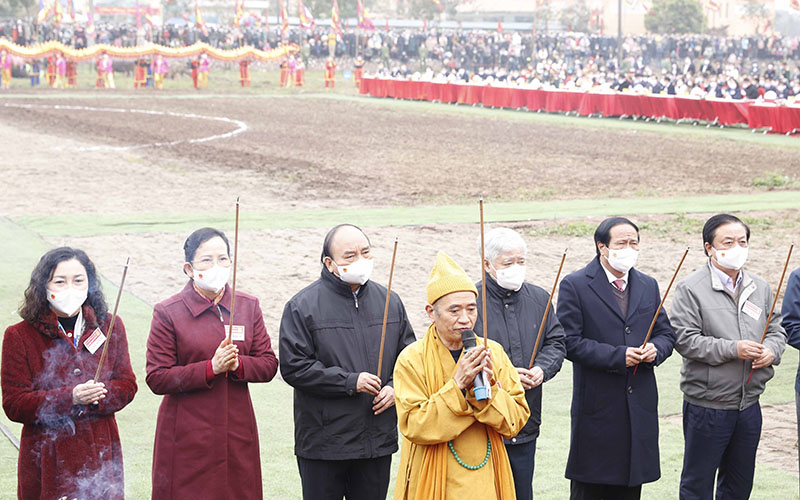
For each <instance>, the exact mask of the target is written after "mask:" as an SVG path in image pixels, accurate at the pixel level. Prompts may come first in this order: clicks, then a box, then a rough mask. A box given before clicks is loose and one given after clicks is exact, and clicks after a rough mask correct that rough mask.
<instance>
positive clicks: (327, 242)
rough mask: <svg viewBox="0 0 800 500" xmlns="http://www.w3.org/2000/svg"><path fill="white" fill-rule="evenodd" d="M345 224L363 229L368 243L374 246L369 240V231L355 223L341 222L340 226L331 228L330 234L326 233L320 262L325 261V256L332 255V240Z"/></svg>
mask: <svg viewBox="0 0 800 500" xmlns="http://www.w3.org/2000/svg"><path fill="white" fill-rule="evenodd" d="M345 226H350V227H354V228H356V229H358V230H359V231H361V234H363V235H364V238H366V239H367V244H368V245H369V246H372V243H370V242H369V236H367V233H365V232H364V230H363V229H361V228H360V227H358V226H356V225H355V224H339V225H338V226H334V227H333V228H331V230H330V231H328V234H326V235H325V239H324V240H322V255H321V256H320V258H319V261H320V262H322V263H324V262H325V257H331V241H333V237H334V236H336V232H337V231H339V229H341V228H343V227H345ZM331 259H333V257H331Z"/></svg>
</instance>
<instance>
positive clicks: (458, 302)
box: [394, 252, 530, 500]
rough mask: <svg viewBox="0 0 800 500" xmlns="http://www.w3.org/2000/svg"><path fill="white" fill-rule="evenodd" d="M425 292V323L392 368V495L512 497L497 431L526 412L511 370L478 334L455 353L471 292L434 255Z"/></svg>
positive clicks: (464, 279) (472, 310)
mask: <svg viewBox="0 0 800 500" xmlns="http://www.w3.org/2000/svg"><path fill="white" fill-rule="evenodd" d="M426 291H427V301H428V304H427V305H426V306H425V310H426V312H427V313H428V317H429V318H430V319H431V322H432V324H431V326H430V327H428V331H427V332H426V333H425V337H424V338H423V339H421V340H418V341H416V342H415V343H413V344H411V345H409V346H408V347H407V348H406V349H405V350H404V351H403V352H402V353H401V354H400V357H399V358H398V360H397V364H396V365H395V369H394V394H395V405H396V407H397V420H398V423H399V426H400V432H401V433H402V434H403V440H402V450H401V457H400V468H399V470H398V472H397V483H396V487H395V491H394V498H395V500H406V499H407V500H445V499H454V500H455V499H464V498H476V499H477V498H479V499H481V500H514V499H515V492H514V478H513V476H512V474H511V466H510V465H509V462H508V455H507V454H506V449H505V446H504V445H503V436H505V437H507V438H511V437H513V436H516V435H517V433H518V432H519V431H520V430H522V428H523V427H524V426H525V423H526V422H527V421H528V417H529V416H530V410H529V409H528V403H527V402H526V401H525V391H524V390H523V389H522V385H521V384H520V381H519V376H518V375H517V370H516V369H515V368H514V366H513V365H512V363H511V361H510V360H509V358H508V356H507V355H506V353H505V351H503V348H502V347H501V346H500V344H498V343H496V342H494V341H492V340H490V341H489V347H488V349H487V348H486V347H485V346H484V345H483V341H482V339H480V338H479V339H477V344H478V345H477V347H474V348H472V349H469V350H466V351H465V350H463V343H462V332H464V331H466V330H472V328H473V326H474V325H475V320H476V319H477V317H478V305H477V296H478V291H477V289H476V288H475V285H474V284H473V282H472V280H471V279H470V278H469V276H467V274H466V273H465V272H464V270H463V269H462V268H461V267H460V266H459V265H458V264H456V263H455V262H454V261H453V260H452V259H451V258H450V257H448V256H447V255H445V254H444V253H442V252H439V255H438V256H437V257H436V265H435V266H434V267H433V270H432V271H431V275H430V279H429V280H428V286H427V290H426ZM488 327H489V328H491V327H492V326H491V325H488ZM467 336H469V334H467ZM481 371H483V372H484V374H485V375H486V380H489V381H490V382H489V386H490V395H489V397H488V399H485V400H482V401H478V400H476V399H475V393H474V390H473V389H474V388H473V381H474V379H475V376H476V375H478V374H479V373H480V372H481Z"/></svg>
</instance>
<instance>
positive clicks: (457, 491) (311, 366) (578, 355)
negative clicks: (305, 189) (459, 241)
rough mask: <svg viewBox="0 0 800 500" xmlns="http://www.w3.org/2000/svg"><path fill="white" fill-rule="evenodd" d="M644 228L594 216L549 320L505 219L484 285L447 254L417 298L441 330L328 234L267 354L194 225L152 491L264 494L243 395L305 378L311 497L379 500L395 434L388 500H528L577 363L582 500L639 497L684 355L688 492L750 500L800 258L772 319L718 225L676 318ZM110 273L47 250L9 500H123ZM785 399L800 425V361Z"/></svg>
mask: <svg viewBox="0 0 800 500" xmlns="http://www.w3.org/2000/svg"><path fill="white" fill-rule="evenodd" d="M642 237H646V235H642V234H640V230H639V227H638V226H637V225H636V224H635V223H634V222H633V221H631V220H630V219H627V218H624V217H611V218H608V219H605V220H604V221H602V222H601V223H600V224H599V225H598V227H597V229H596V231H595V234H594V241H593V242H591V241H586V242H585V243H586V244H587V245H591V246H592V247H593V250H594V252H595V253H596V256H594V257H593V258H592V259H591V260H590V261H589V262H588V263H587V264H586V266H585V267H583V268H582V269H579V270H577V271H575V272H573V273H571V274H569V275H567V276H565V277H564V278H563V280H562V281H561V283H560V285H559V293H558V298H557V303H556V304H555V307H554V304H553V303H552V301H551V297H550V295H549V294H548V292H547V291H546V290H544V289H542V288H540V287H538V286H535V285H533V284H531V283H528V282H527V281H526V275H527V274H528V271H529V269H530V268H533V269H534V270H535V271H538V269H536V264H535V262H534V261H533V260H531V259H529V255H528V243H527V242H526V240H525V238H524V237H523V236H522V235H521V234H520V233H518V232H517V231H515V230H513V229H510V228H503V227H497V228H492V229H491V230H489V231H488V232H487V233H486V238H485V244H484V243H483V242H484V240H483V238H481V240H480V241H481V246H480V247H479V248H478V249H476V250H479V252H480V255H482V256H484V260H483V271H484V273H485V274H484V277H485V281H478V282H477V283H476V282H475V280H474V279H472V278H470V277H469V276H468V275H467V273H466V272H465V271H464V270H463V269H462V267H461V266H459V264H458V263H456V262H455V261H454V260H453V259H452V258H450V257H449V256H448V255H447V254H445V253H444V252H441V251H440V252H439V253H438V255H437V257H436V262H435V263H434V264H433V266H432V270H431V272H430V276H429V279H428V281H427V283H426V284H424V285H422V284H421V286H420V290H419V293H423V294H424V295H425V298H426V304H427V305H426V306H425V311H426V312H427V315H428V318H429V320H430V323H429V326H428V327H427V330H426V331H425V332H424V333H422V332H417V333H415V332H414V330H413V328H412V325H411V323H410V321H409V317H408V315H407V312H406V309H405V307H404V305H403V302H402V300H401V298H400V297H399V296H398V295H397V294H396V293H395V292H391V291H390V290H387V289H386V288H385V287H384V286H382V285H380V284H378V283H376V282H375V281H373V280H372V279H371V274H372V270H373V262H374V261H373V255H372V252H371V243H370V239H369V237H368V236H367V234H366V233H365V232H364V231H362V230H361V229H360V228H358V227H356V226H353V225H351V224H341V225H337V226H335V227H334V228H332V229H331V230H330V231H329V232H328V233H327V235H326V236H325V238H324V240H323V241H322V251H321V254H320V261H319V265H320V276H319V278H318V279H316V280H315V281H313V282H312V283H310V284H306V283H297V288H298V290H299V291H298V292H297V293H296V294H295V295H294V296H293V297H292V298H291V299H290V300H289V301H288V302H287V303H286V304H285V306H284V308H283V314H282V317H281V320H280V326H279V332H280V334H279V346H278V356H276V354H275V351H274V350H273V349H272V347H271V344H270V336H269V335H268V333H267V328H266V326H265V323H264V317H263V314H262V311H261V309H260V306H259V301H258V299H257V298H256V297H254V296H252V295H249V294H247V293H244V292H242V291H241V290H236V289H235V288H231V286H230V285H229V284H228V282H229V279H230V276H231V270H232V269H234V276H235V262H233V261H232V259H231V245H230V243H229V241H228V238H227V236H226V235H225V234H224V233H223V232H221V231H219V230H217V229H214V228H208V227H206V228H202V229H198V230H197V231H194V232H193V233H192V234H190V235H189V237H188V238H187V239H186V241H185V243H184V245H183V253H184V263H183V265H182V266H181V267H180V268H178V269H176V270H175V272H177V273H183V274H184V275H185V276H186V284H185V286H184V287H183V288H182V289H181V290H178V291H177V293H174V294H173V295H171V296H169V297H168V298H165V299H164V300H163V301H161V302H159V303H158V304H156V305H155V307H154V309H153V318H152V323H151V326H150V333H149V337H148V340H147V351H146V378H145V382H146V384H147V386H148V387H149V389H150V390H151V391H152V392H153V393H155V394H157V395H160V396H163V399H162V403H161V406H160V408H159V410H158V418H157V421H156V426H155V438H154V454H153V465H152V492H153V493H152V497H153V498H154V499H159V500H167V499H173V498H174V499H185V498H206V499H226V498H232V497H235V498H241V499H253V500H256V499H258V500H260V499H261V498H263V491H262V476H261V474H262V462H261V459H260V449H259V437H258V436H259V434H258V424H257V421H256V416H255V414H254V411H253V405H252V402H251V399H250V393H249V389H248V387H249V384H254V383H267V382H270V381H271V380H272V379H273V378H274V377H275V375H276V374H277V373H278V371H279V370H280V373H281V375H282V377H283V380H284V381H285V382H286V383H287V384H289V385H290V386H292V387H293V389H294V445H295V446H294V454H295V456H296V460H297V467H298V471H299V475H300V480H301V484H302V496H303V498H305V499H307V500H318V499H320V498H325V499H329V500H341V499H342V498H344V497H346V498H347V499H348V500H370V499H371V500H375V499H384V498H386V495H387V493H388V488H389V484H390V476H391V465H392V455H393V454H394V453H395V452H397V451H398V434H397V433H398V429H399V431H400V433H401V436H402V437H401V439H400V441H401V443H402V445H401V447H400V461H399V466H398V472H397V481H396V486H395V491H394V498H395V499H398V500H399V499H406V498H416V499H426V500H428V499H442V500H443V499H455V498H480V499H481V500H493V499H497V500H500V499H505V500H507V499H513V498H517V499H518V500H532V498H533V484H532V483H533V474H534V468H535V466H534V464H535V454H536V441H537V438H538V436H539V434H540V425H541V423H542V413H541V407H542V398H543V389H542V386H543V384H546V383H548V382H549V381H550V380H552V379H553V378H554V377H556V376H557V375H558V373H559V371H560V369H561V366H562V363H563V362H564V360H565V359H566V360H569V361H570V362H571V363H572V369H573V373H574V376H573V382H572V383H573V393H572V410H571V440H570V445H569V449H568V453H567V465H566V478H567V479H568V480H569V481H570V499H572V500H602V499H606V500H607V499H614V500H629V499H631V500H637V499H639V498H641V496H642V485H644V484H647V483H652V482H654V481H658V480H659V479H660V477H661V469H660V464H661V460H660V456H659V414H658V388H657V383H656V372H658V371H659V370H660V368H659V366H660V365H661V364H662V363H663V362H664V361H665V360H666V359H667V358H668V357H669V356H670V355H671V354H672V353H673V350H674V351H675V352H677V353H678V354H679V355H680V356H681V357H682V358H683V368H682V369H681V374H680V389H681V391H682V392H683V395H684V403H683V433H684V459H683V470H682V472H681V477H680V483H679V484H676V485H674V491H675V492H676V495H675V496H676V497H678V498H680V499H681V500H706V499H711V498H713V493H714V490H715V489H716V491H717V493H716V495H717V498H725V499H732V500H739V499H742V500H744V499H747V498H749V496H750V493H751V491H752V490H753V487H754V471H755V463H756V451H757V449H758V447H759V440H760V435H761V427H762V417H761V407H760V405H759V398H760V396H761V394H762V393H763V391H764V389H765V387H766V385H767V383H769V382H770V380H771V379H772V378H773V376H774V375H775V366H777V365H778V364H779V363H780V361H781V357H782V355H783V353H784V349H785V345H786V343H787V338H788V342H789V344H791V345H792V346H794V347H796V348H800V269H798V270H796V271H794V272H793V273H792V274H791V276H790V278H789V280H788V284H787V286H786V289H785V296H784V299H783V306H782V308H780V309H777V310H775V312H774V314H773V313H772V310H773V309H774V301H775V300H777V299H776V294H778V293H779V292H778V291H775V290H772V289H770V286H769V284H768V283H767V282H766V281H765V280H764V279H762V278H761V277H759V276H757V275H755V274H753V273H752V272H750V271H749V270H748V269H747V267H746V265H747V263H748V262H749V259H752V258H758V256H757V255H753V256H749V253H748V244H749V240H750V228H749V227H748V226H747V224H746V223H744V222H743V221H742V220H741V219H739V218H738V217H736V216H734V215H730V214H718V215H714V216H713V217H711V218H709V219H708V220H707V221H706V223H705V225H704V227H703V231H702V238H703V241H704V250H705V253H706V255H707V257H708V259H707V262H706V263H705V265H702V266H700V267H699V268H698V269H697V270H695V271H693V272H692V273H691V274H689V275H688V276H687V277H685V278H684V279H682V281H680V282H679V283H678V284H677V286H676V288H675V291H674V295H673V298H672V305H671V307H670V310H669V312H667V310H666V309H662V308H661V307H660V305H659V304H660V300H661V292H660V290H659V287H658V283H657V282H656V280H655V279H654V278H652V277H650V276H648V275H646V274H644V273H642V272H641V271H639V270H638V269H637V267H636V264H637V259H638V256H639V251H640V240H641V239H642ZM643 251H645V250H643ZM234 255H235V252H234ZM787 264H788V263H787ZM99 279H100V278H99V276H98V273H97V270H96V268H95V266H94V264H93V263H92V261H91V259H90V258H89V256H88V255H87V254H86V253H85V252H83V251H82V250H79V249H74V248H69V247H61V248H56V249H53V250H50V251H48V252H47V253H46V254H45V255H44V256H43V257H42V258H41V260H40V261H39V263H38V264H37V265H36V267H35V268H34V270H33V272H32V275H31V280H30V285H29V286H28V288H27V289H26V290H25V292H24V299H23V303H22V307H21V308H20V310H19V314H20V316H21V318H22V321H20V322H19V323H17V324H15V325H12V326H10V327H8V329H7V330H6V332H5V335H4V338H3V349H2V365H1V367H2V374H1V375H2V377H0V384H1V385H2V396H3V408H4V410H5V412H6V415H8V417H9V418H10V419H11V420H13V421H15V422H20V423H22V424H23V430H22V439H21V447H20V454H19V465H18V470H17V475H18V490H17V491H18V498H21V499H33V498H109V499H118V498H119V499H121V498H123V496H124V484H123V473H122V471H123V456H122V449H121V446H120V436H119V432H118V429H117V425H116V422H115V414H116V413H117V412H120V411H123V410H124V409H125V407H126V406H127V405H128V404H130V403H131V401H132V400H133V399H134V397H135V395H136V392H137V383H136V377H135V375H134V370H133V369H132V366H131V362H130V356H129V354H128V344H127V337H126V332H125V327H124V325H123V322H122V319H121V318H120V317H115V316H114V315H113V314H111V313H110V312H109V308H108V304H107V302H106V299H105V297H104V295H103V292H102V290H101V287H100V283H99ZM234 304H235V309H234ZM114 313H116V311H114ZM484 314H485V316H484ZM380 318H383V322H381V320H380ZM540 324H542V326H541V327H540ZM484 325H486V327H484ZM648 325H649V329H648ZM112 328H113V335H112ZM762 333H763V336H762ZM484 335H485V337H488V341H486V342H485V341H484V339H483V338H482V337H484ZM417 337H419V339H418V340H417ZM103 360H104V361H105V362H104V363H103ZM796 390H797V398H798V413H799V414H800V372H798V380H797V386H796ZM276 404H281V402H276ZM798 432H799V433H800V425H799V426H798ZM790 439H791V440H793V439H794V438H793V437H791V438H790V437H789V436H786V437H785V440H786V441H788V442H790V441H789V440H790ZM565 451H566V450H565ZM271 453H272V452H271ZM273 458H274V457H273ZM786 494H787V495H788V492H787V493H786Z"/></svg>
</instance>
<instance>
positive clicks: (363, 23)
mask: <svg viewBox="0 0 800 500" xmlns="http://www.w3.org/2000/svg"><path fill="white" fill-rule="evenodd" d="M356 1H357V2H358V3H357V4H356V14H357V15H358V27H359V28H361V29H362V30H367V31H374V30H375V25H374V24H372V21H371V20H370V18H369V17H368V16H367V9H365V8H364V4H363V3H361V0H356Z"/></svg>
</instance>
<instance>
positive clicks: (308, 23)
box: [297, 0, 316, 30]
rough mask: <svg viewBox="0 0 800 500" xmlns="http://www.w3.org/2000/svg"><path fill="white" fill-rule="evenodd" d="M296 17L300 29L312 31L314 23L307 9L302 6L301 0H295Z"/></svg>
mask: <svg viewBox="0 0 800 500" xmlns="http://www.w3.org/2000/svg"><path fill="white" fill-rule="evenodd" d="M297 16H298V17H299V18H300V27H301V28H303V29H304V30H313V29H314V26H316V23H315V22H314V16H312V15H311V11H310V10H308V7H306V6H305V5H303V0H297Z"/></svg>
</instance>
